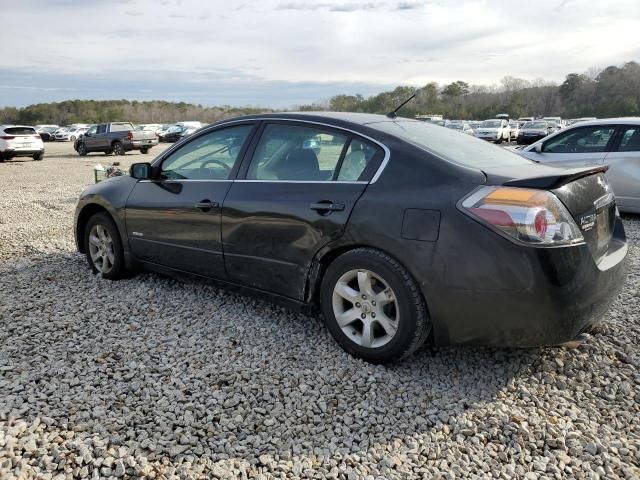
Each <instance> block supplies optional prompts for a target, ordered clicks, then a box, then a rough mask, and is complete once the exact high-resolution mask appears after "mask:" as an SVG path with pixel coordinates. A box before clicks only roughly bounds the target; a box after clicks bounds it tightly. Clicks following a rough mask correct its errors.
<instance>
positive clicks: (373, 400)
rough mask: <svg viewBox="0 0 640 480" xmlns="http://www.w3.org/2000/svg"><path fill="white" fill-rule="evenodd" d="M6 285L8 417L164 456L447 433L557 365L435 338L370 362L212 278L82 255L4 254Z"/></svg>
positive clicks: (3, 410) (319, 448) (305, 448)
mask: <svg viewBox="0 0 640 480" xmlns="http://www.w3.org/2000/svg"><path fill="white" fill-rule="evenodd" d="M16 285H18V286H25V287H21V288H15V286H16ZM9 286H11V288H9ZM0 287H1V288H2V291H3V296H4V299H5V305H6V307H5V310H4V312H5V314H6V312H8V317H5V318H6V319H7V322H6V323H5V325H4V328H3V329H1V330H0V364H2V365H3V366H5V367H4V368H3V369H0V384H1V385H2V388H0V422H2V421H7V422H13V421H16V419H22V420H24V421H27V422H33V421H34V420H35V419H36V418H46V419H48V420H47V426H46V428H47V429H48V431H51V432H53V431H68V430H75V431H76V432H79V433H78V434H77V436H76V438H82V437H87V438H89V437H91V436H99V437H101V438H103V439H105V441H107V442H109V443H110V444H112V445H114V446H119V445H123V446H127V447H128V448H130V449H132V450H135V451H138V452H142V454H143V455H145V456H147V457H148V458H149V460H157V461H160V460H161V459H162V458H165V457H171V458H173V457H174V456H175V455H174V454H175V451H174V449H173V447H175V446H176V445H180V446H185V448H180V449H179V450H180V454H179V455H195V456H199V455H205V456H207V457H209V458H211V459H212V460H213V461H223V460H226V459H229V458H234V459H240V460H242V461H246V462H249V463H255V462H256V461H257V458H258V457H259V456H260V455H270V456H272V457H273V458H275V457H278V458H287V457H291V456H302V457H309V456H312V455H335V454H341V455H347V454H366V452H367V450H368V449H369V448H370V447H371V446H373V445H374V444H383V445H390V444H394V443H397V442H400V444H402V445H412V444H413V443H415V438H416V437H417V436H419V435H423V434H431V435H436V436H438V437H437V438H440V439H442V440H445V439H446V438H448V437H449V436H450V435H451V436H455V435H459V434H460V432H459V431H458V428H459V427H458V426H457V425H461V424H463V423H462V419H463V418H464V417H465V415H466V414H467V413H468V412H470V411H471V412H472V411H474V410H477V409H483V408H486V407H487V405H490V404H492V403H494V402H499V401H500V398H501V397H503V396H504V395H505V392H507V391H508V390H509V388H510V385H511V384H512V383H513V381H514V379H515V378H518V377H521V376H531V375H535V374H537V373H539V372H540V371H541V368H542V367H541V365H542V360H541V357H542V355H541V352H542V350H541V349H531V350H509V349H491V348H436V347H430V346H425V347H424V348H422V349H420V350H419V351H418V352H416V353H415V354H414V355H412V356H411V357H409V358H407V359H405V360H403V361H401V362H398V363H396V364H393V365H389V366H380V365H378V366H376V365H370V364H367V363H365V362H362V361H360V360H357V359H354V358H353V357H351V356H349V355H348V354H346V353H344V352H343V351H342V350H341V349H340V348H339V347H338V345H337V344H336V343H335V342H334V341H333V340H332V338H331V337H330V335H329V334H328V332H327V330H326V328H325V327H324V325H323V323H322V320H321V319H320V318H319V317H316V316H307V315H303V314H299V313H294V312H291V311H288V310H286V309H284V308H281V307H277V306H274V305H272V304H269V303H267V302H264V301H259V300H254V299H252V298H249V297H246V296H242V295H238V294H235V293H229V292H226V291H224V290H219V289H216V288H214V287H211V286H209V285H204V284H202V283H200V282H197V281H193V282H182V281H176V280H173V279H170V278H166V277H162V276H159V275H155V274H140V275H137V276H135V277H133V278H130V279H127V280H123V281H119V282H111V281H108V280H104V279H102V278H100V277H99V276H94V275H92V274H91V273H90V272H89V269H88V267H87V266H86V262H85V259H84V258H83V256H82V255H80V254H77V253H71V252H69V253H59V254H49V255H37V256H33V257H29V258H20V259H13V260H10V261H7V262H4V264H3V265H2V266H0ZM0 311H1V310H0ZM34 395H36V396H37V401H34V400H33V396H34ZM454 420H455V421H454ZM454 425H456V426H455V427H454ZM248 445H249V446H250V447H247V446H248ZM174 460H175V458H174Z"/></svg>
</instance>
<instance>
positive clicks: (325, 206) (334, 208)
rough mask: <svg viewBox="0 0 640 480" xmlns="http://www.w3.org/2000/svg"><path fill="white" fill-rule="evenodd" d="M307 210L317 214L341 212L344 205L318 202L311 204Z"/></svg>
mask: <svg viewBox="0 0 640 480" xmlns="http://www.w3.org/2000/svg"><path fill="white" fill-rule="evenodd" d="M309 208H310V209H311V210H316V211H318V212H322V211H324V212H341V211H342V210H344V203H331V202H318V203H312V204H311V205H309Z"/></svg>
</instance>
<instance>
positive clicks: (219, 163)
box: [202, 160, 231, 174]
mask: <svg viewBox="0 0 640 480" xmlns="http://www.w3.org/2000/svg"><path fill="white" fill-rule="evenodd" d="M210 163H215V164H216V165H220V166H221V167H222V168H223V169H224V170H225V171H226V173H227V174H229V173H231V167H230V166H229V165H227V164H226V163H224V162H221V161H220V160H207V161H206V162H204V163H203V164H202V168H207V165H209V164H210Z"/></svg>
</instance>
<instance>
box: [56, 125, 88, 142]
mask: <svg viewBox="0 0 640 480" xmlns="http://www.w3.org/2000/svg"><path fill="white" fill-rule="evenodd" d="M87 130H89V127H68V128H63V129H59V130H57V131H56V133H55V140H56V142H75V141H76V140H77V139H78V138H80V136H82V134H83V133H85V132H86V131H87Z"/></svg>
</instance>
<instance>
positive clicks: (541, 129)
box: [517, 120, 556, 145]
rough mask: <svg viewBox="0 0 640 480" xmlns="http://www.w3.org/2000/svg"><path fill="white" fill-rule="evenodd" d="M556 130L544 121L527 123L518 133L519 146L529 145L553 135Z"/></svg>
mask: <svg viewBox="0 0 640 480" xmlns="http://www.w3.org/2000/svg"><path fill="white" fill-rule="evenodd" d="M554 131H556V129H555V128H554V127H553V126H552V125H549V124H548V123H547V122H545V121H544V120H534V121H532V122H527V123H525V124H524V125H523V126H522V128H521V129H520V131H519V132H518V140H517V143H518V145H529V144H530V143H533V142H537V141H538V140H540V139H541V138H544V137H546V136H547V135H549V134H551V133H553V132H554Z"/></svg>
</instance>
